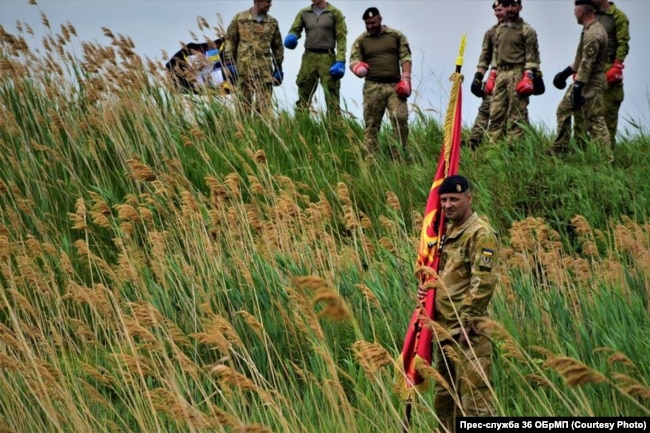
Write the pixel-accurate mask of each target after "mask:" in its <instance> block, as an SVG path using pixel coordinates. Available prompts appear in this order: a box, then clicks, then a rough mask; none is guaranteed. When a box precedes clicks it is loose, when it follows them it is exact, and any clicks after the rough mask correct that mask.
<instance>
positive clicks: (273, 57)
mask: <svg viewBox="0 0 650 433" xmlns="http://www.w3.org/2000/svg"><path fill="white" fill-rule="evenodd" d="M270 8H271V0H254V1H253V7H252V8H250V9H248V10H245V11H243V12H239V13H238V14H236V15H235V16H234V17H233V19H232V21H231V22H230V24H229V25H228V30H227V31H226V46H225V50H224V52H225V54H224V55H225V56H226V59H228V60H230V61H231V62H232V63H234V64H235V65H236V67H237V73H238V90H239V95H238V97H239V99H240V102H242V103H243V107H244V108H245V109H246V110H247V111H249V112H250V111H252V110H253V109H255V110H256V111H257V112H258V113H260V114H265V115H267V114H269V112H270V110H271V108H272V106H273V101H272V98H273V87H272V86H274V85H280V84H281V83H282V78H283V73H282V62H283V61H284V47H283V46H282V35H281V34H280V28H279V25H278V20H276V19H275V18H274V17H272V16H271V15H269V14H268V11H269V9H270Z"/></svg>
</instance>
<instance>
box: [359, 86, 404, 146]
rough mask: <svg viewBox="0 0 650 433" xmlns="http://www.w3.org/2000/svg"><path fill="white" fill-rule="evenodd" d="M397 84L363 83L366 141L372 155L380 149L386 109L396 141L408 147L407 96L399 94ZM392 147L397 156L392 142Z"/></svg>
mask: <svg viewBox="0 0 650 433" xmlns="http://www.w3.org/2000/svg"><path fill="white" fill-rule="evenodd" d="M396 84H397V83H396V82H395V83H378V82H375V81H369V80H366V81H365V83H364V85H363V121H364V125H365V127H364V143H365V146H366V149H367V151H368V153H370V154H371V155H374V154H375V153H377V152H378V151H379V130H380V128H381V124H382V121H383V119H384V114H385V112H386V111H388V117H389V120H390V123H391V125H392V127H393V136H394V137H395V141H399V142H400V143H401V145H402V149H403V150H406V148H407V144H408V136H409V125H408V106H407V104H406V98H403V97H401V96H398V95H397V92H396V91H395V85H396ZM390 149H391V154H392V155H393V157H396V156H397V151H396V148H395V145H394V144H393V143H391V144H390Z"/></svg>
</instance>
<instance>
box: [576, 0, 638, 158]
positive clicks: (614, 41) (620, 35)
mask: <svg viewBox="0 0 650 433" xmlns="http://www.w3.org/2000/svg"><path fill="white" fill-rule="evenodd" d="M594 3H595V4H596V19H597V20H598V22H599V23H600V24H601V25H602V26H603V27H604V28H605V32H606V33H607V64H606V66H605V68H606V71H607V72H606V73H605V78H606V79H607V84H606V85H605V92H604V94H603V115H604V116H605V123H606V124H607V129H608V131H609V139H610V142H611V144H612V147H613V146H614V144H615V143H616V130H617V128H618V111H619V109H620V108H621V104H622V103H623V97H624V92H623V68H624V63H625V58H626V57H627V54H628V52H629V50H630V44H629V43H630V21H629V20H628V18H627V16H626V15H625V13H624V12H623V11H621V10H620V9H619V8H618V7H617V6H616V5H615V4H614V3H611V2H609V1H607V0H594ZM575 121H576V131H578V133H580V132H582V133H584V131H585V125H584V120H583V118H582V116H576V118H575Z"/></svg>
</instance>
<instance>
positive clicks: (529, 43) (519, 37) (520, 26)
mask: <svg viewBox="0 0 650 433" xmlns="http://www.w3.org/2000/svg"><path fill="white" fill-rule="evenodd" d="M495 62H496V64H497V67H504V66H518V67H522V68H524V69H539V65H540V58H539V42H538V40H537V32H535V29H533V28H532V27H531V26H530V25H529V24H528V23H527V22H525V21H524V20H522V19H521V18H520V19H519V21H517V22H516V23H511V22H505V23H501V24H499V26H498V27H497V30H496V56H495Z"/></svg>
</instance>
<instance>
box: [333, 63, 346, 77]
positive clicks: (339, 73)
mask: <svg viewBox="0 0 650 433" xmlns="http://www.w3.org/2000/svg"><path fill="white" fill-rule="evenodd" d="M343 75H345V62H336V63H334V64H333V65H332V67H331V68H330V76H331V77H332V78H333V79H335V80H340V79H341V78H343Z"/></svg>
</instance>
